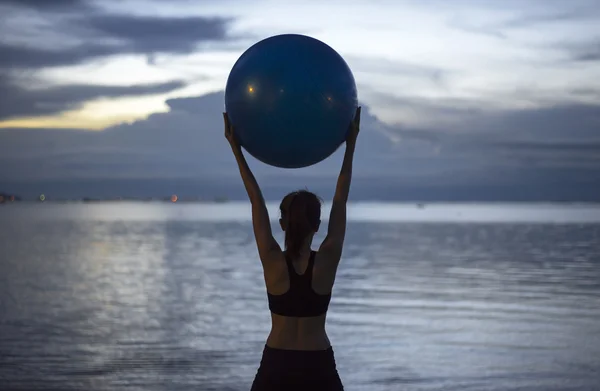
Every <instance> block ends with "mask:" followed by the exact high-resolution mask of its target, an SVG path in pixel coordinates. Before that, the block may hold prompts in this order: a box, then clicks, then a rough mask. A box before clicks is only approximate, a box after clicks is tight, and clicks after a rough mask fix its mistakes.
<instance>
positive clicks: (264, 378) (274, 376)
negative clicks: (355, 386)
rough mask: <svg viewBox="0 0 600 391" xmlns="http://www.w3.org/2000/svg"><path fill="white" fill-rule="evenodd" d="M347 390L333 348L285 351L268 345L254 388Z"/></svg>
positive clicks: (272, 390) (270, 390)
mask: <svg viewBox="0 0 600 391" xmlns="http://www.w3.org/2000/svg"><path fill="white" fill-rule="evenodd" d="M283 390H286V391H305V390H306V391H343V390H344V387H343V386H342V381H341V380H340V377H339V375H338V372H337V369H336V366H335V358H334V356H333V349H332V348H331V347H330V348H329V349H327V350H309V351H304V350H284V349H274V348H271V347H269V346H266V345H265V348H264V350H263V356H262V360H261V361H260V367H259V368H258V372H257V373H256V377H255V378H254V383H252V389H251V391H283Z"/></svg>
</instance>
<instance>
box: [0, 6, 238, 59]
mask: <svg viewBox="0 0 600 391" xmlns="http://www.w3.org/2000/svg"><path fill="white" fill-rule="evenodd" d="M3 3H4V4H6V3H9V4H13V5H17V4H18V5H19V6H25V8H22V7H17V8H11V9H10V10H11V12H10V13H8V11H7V16H4V17H2V16H0V20H3V21H4V22H6V23H4V24H5V26H4V27H2V28H0V33H2V38H0V68H4V69H22V68H30V69H37V68H44V67H52V66H66V65H75V64H79V63H82V62H85V61H87V60H92V59H96V58H101V57H107V56H112V55H120V54H145V55H152V54H155V53H171V54H173V53H176V54H181V53H190V52H193V51H195V50H199V49H201V48H200V47H199V45H201V44H203V43H210V42H225V41H228V40H233V39H234V38H232V37H230V36H229V35H228V26H229V24H230V23H231V21H232V19H230V18H223V17H204V16H187V17H169V16H140V15H133V14H117V13H108V12H106V11H104V10H102V9H100V8H94V7H93V6H92V3H87V2H83V1H67V0H63V1H59V2H54V1H33V0H31V1H27V2H25V3H23V4H22V3H21V2H17V1H9V2H7V1H6V0H4V1H3V2H0V6H1V5H2V4H3ZM42 4H44V5H42ZM27 7H32V8H33V9H35V10H37V12H34V13H33V14H32V13H30V12H25V10H27V9H28V8H27ZM50 10H51V11H53V12H49V11H50ZM9 14H10V15H9ZM9 18H10V19H9ZM15 20H21V21H22V22H20V23H17V22H15ZM9 22H10V23H9ZM40 26H41V27H40Z"/></svg>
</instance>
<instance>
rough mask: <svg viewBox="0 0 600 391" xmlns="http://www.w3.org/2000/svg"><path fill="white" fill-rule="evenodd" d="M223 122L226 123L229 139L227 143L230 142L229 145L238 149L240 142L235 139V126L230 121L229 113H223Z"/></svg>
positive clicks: (226, 136) (226, 132) (226, 135)
mask: <svg viewBox="0 0 600 391" xmlns="http://www.w3.org/2000/svg"><path fill="white" fill-rule="evenodd" d="M223 120H224V122H225V138H226V139H227V141H229V144H231V146H232V147H237V146H238V141H237V138H236V137H235V133H234V131H233V126H232V125H231V122H230V121H229V116H228V115H227V113H223Z"/></svg>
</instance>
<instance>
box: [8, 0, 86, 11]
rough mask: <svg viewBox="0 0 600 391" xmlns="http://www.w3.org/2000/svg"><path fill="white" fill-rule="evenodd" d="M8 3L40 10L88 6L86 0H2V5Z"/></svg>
mask: <svg viewBox="0 0 600 391" xmlns="http://www.w3.org/2000/svg"><path fill="white" fill-rule="evenodd" d="M3 4H8V5H13V6H18V7H30V8H37V9H40V10H44V11H47V10H52V9H65V8H73V7H83V6H86V5H87V4H86V1H85V0H50V1H48V0H42V1H40V0H0V5H3Z"/></svg>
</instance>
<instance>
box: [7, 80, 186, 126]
mask: <svg viewBox="0 0 600 391" xmlns="http://www.w3.org/2000/svg"><path fill="white" fill-rule="evenodd" d="M184 85H185V84H184V83H183V82H180V81H172V82H167V83H156V84H142V85H132V86H106V85H93V84H81V85H65V86H55V87H45V88H38V89H26V88H23V87H20V86H18V85H16V84H15V83H13V82H11V80H10V79H9V78H7V77H5V76H2V75H0V91H2V94H0V120H6V119H10V118H17V117H35V116H41V115H51V114H57V113H61V112H63V111H67V110H73V109H76V108H78V107H80V106H81V105H82V104H83V103H85V102H86V101H89V100H93V99H97V98H110V97H128V96H142V95H152V94H161V93H166V92H169V91H172V90H175V89H177V88H180V87H183V86H184Z"/></svg>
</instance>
